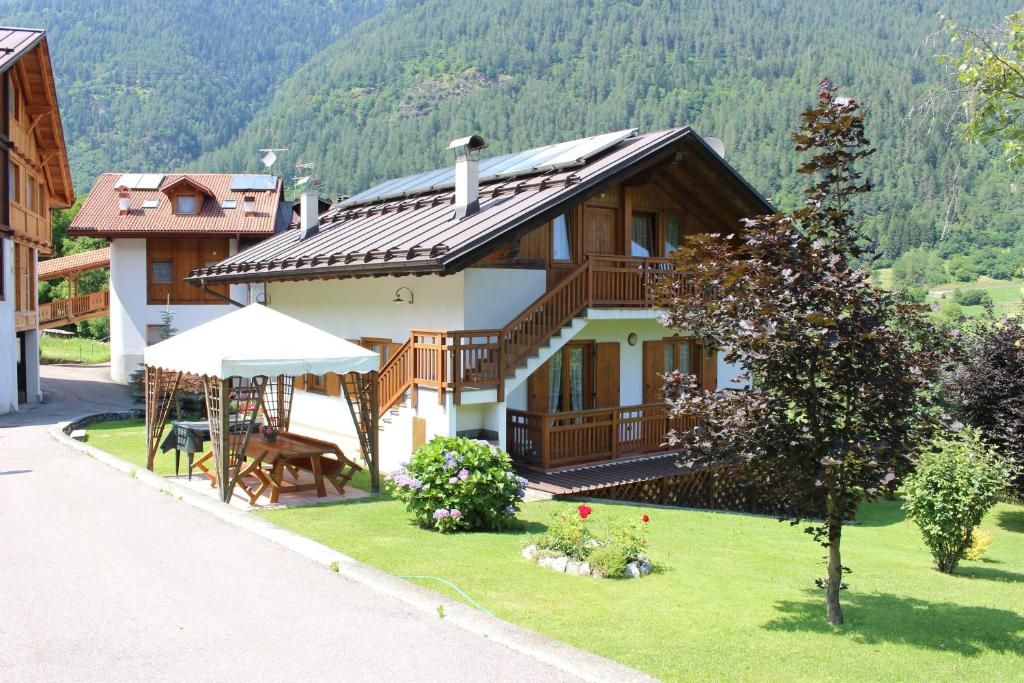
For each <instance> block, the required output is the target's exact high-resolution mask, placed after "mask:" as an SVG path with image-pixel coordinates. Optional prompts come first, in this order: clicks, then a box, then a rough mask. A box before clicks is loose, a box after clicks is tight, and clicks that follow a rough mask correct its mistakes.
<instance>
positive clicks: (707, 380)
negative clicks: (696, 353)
mask: <svg viewBox="0 0 1024 683" xmlns="http://www.w3.org/2000/svg"><path fill="white" fill-rule="evenodd" d="M697 348H698V349H699V350H700V362H701V368H700V387H701V389H703V390H705V391H715V390H716V389H718V354H717V353H712V354H711V355H708V353H707V350H706V348H705V347H704V345H703V344H701V345H699V346H698V347H697Z"/></svg>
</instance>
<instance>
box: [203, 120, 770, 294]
mask: <svg viewBox="0 0 1024 683" xmlns="http://www.w3.org/2000/svg"><path fill="white" fill-rule="evenodd" d="M678 150H685V151H686V152H687V153H688V154H691V155H693V156H692V157H691V158H693V159H696V158H697V157H700V158H701V159H704V161H703V162H702V163H703V164H704V166H706V167H709V168H712V169H713V170H714V172H715V174H716V176H717V177H718V178H719V179H720V180H719V181H718V188H719V189H718V197H717V198H716V199H717V200H719V201H725V200H729V201H732V202H735V203H737V204H738V205H742V206H743V207H744V212H743V213H740V214H739V216H744V215H752V214H755V213H765V212H771V211H773V210H774V209H773V208H772V207H771V204H770V203H768V202H767V201H766V200H765V199H764V198H763V197H761V196H760V195H759V194H758V193H757V192H756V191H755V190H754V189H753V188H752V187H751V186H750V185H749V184H747V182H746V181H745V180H744V179H743V178H742V177H741V176H740V175H739V174H738V173H737V172H736V171H735V170H734V169H733V168H732V167H731V166H729V164H727V163H726V162H725V161H724V160H723V159H722V158H721V157H719V156H718V154H716V153H715V152H714V151H712V150H711V148H710V147H708V146H707V143H705V142H704V141H703V140H702V139H701V138H700V137H699V136H698V135H697V134H696V133H694V132H693V131H691V130H690V128H688V127H687V128H671V129H668V130H662V131H658V132H654V133H647V134H643V135H637V136H635V137H631V138H628V139H626V140H623V141H622V142H621V143H619V144H617V145H616V146H614V147H612V148H610V149H609V150H607V151H606V152H602V153H601V154H599V155H597V156H595V157H593V158H591V159H588V160H586V162H585V163H583V164H581V165H579V166H574V167H571V168H565V169H561V170H555V171H550V172H543V173H538V174H535V175H529V176H520V177H515V178H511V179H507V178H506V179H499V180H493V181H489V182H482V183H481V185H480V209H479V211H477V212H476V213H474V214H471V215H469V216H466V217H464V218H462V219H459V218H457V217H456V216H455V210H454V207H453V203H454V194H455V193H454V191H453V190H451V189H439V190H435V191H428V192H424V193H423V194H420V195H417V196H409V197H400V198H396V199H385V200H381V201H370V202H367V203H360V204H358V205H355V206H347V205H334V206H332V207H331V209H330V210H329V211H327V212H326V213H324V214H323V215H321V216H320V228H319V231H318V232H317V234H315V235H313V236H311V237H307V238H306V239H304V240H302V239H300V237H299V231H298V230H287V231H285V232H283V233H281V234H279V235H276V236H275V237H273V238H272V239H269V240H265V241H263V242H261V243H259V244H257V245H254V246H252V247H250V248H248V249H245V250H243V251H240V252H239V253H237V254H235V255H234V256H230V257H228V258H227V259H225V260H223V261H221V262H220V263H218V264H216V265H214V266H211V267H209V268H200V269H197V270H196V271H194V272H193V273H192V275H191V276H190V277H192V278H200V277H202V278H205V279H207V280H209V281H211V282H258V281H261V280H286V279H303V278H314V277H350V276H364V275H398V274H409V273H450V272H455V271H457V270H459V269H461V268H464V267H466V266H467V265H469V264H470V263H472V261H473V260H474V259H475V258H479V257H480V256H482V255H483V254H484V253H486V250H488V249H490V248H491V245H493V243H494V242H495V241H496V240H499V239H501V238H504V237H507V236H508V235H509V234H510V233H517V234H523V233H524V232H526V231H528V230H531V229H533V228H534V227H536V226H537V225H539V224H541V223H543V222H544V221H547V220H551V218H553V217H554V216H557V215H558V214H559V213H562V212H563V211H564V210H565V209H566V207H568V206H571V205H573V203H575V202H579V201H580V200H581V199H582V198H583V197H586V196H588V195H589V194H591V193H593V192H595V191H597V190H598V188H601V187H604V186H606V185H608V184H609V183H612V182H617V180H618V179H622V178H624V177H626V176H628V175H630V174H635V173H637V172H638V170H640V169H641V168H643V167H644V165H645V164H648V163H651V164H653V163H655V161H657V160H659V159H664V158H667V157H669V156H671V155H672V154H674V153H676V151H678ZM739 216H738V217H737V220H738V218H739Z"/></svg>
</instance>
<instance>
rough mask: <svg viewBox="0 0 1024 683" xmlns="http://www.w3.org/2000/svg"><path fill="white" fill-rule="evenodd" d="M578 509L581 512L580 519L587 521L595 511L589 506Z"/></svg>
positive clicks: (581, 506)
mask: <svg viewBox="0 0 1024 683" xmlns="http://www.w3.org/2000/svg"><path fill="white" fill-rule="evenodd" d="M576 509H577V510H579V512H580V517H581V518H583V519H586V518H587V517H589V516H590V513H591V512H593V511H594V509H593V508H592V507H590V506H589V505H580V506H579V507H577V508H576Z"/></svg>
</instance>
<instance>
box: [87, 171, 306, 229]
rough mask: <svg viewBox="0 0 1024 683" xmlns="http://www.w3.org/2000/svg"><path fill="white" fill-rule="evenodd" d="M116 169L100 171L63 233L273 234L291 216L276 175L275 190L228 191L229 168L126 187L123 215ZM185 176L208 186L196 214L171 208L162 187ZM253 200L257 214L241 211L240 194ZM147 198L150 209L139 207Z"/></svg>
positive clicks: (175, 174)
mask: <svg viewBox="0 0 1024 683" xmlns="http://www.w3.org/2000/svg"><path fill="white" fill-rule="evenodd" d="M122 175H123V174H121V173H104V174H103V175H101V176H100V177H99V178H98V179H97V180H96V184H95V185H93V188H92V191H91V192H90V193H89V196H87V197H86V198H85V201H84V202H83V203H82V208H81V209H80V210H79V212H78V215H76V216H75V219H74V220H73V221H71V227H70V228H69V229H68V234H70V235H76V236H81V235H85V236H90V237H133V236H145V235H160V234H168V233H170V234H181V233H187V234H193V235H211V234H213V235H261V236H262V235H266V236H269V235H273V234H274V230H275V228H279V227H280V228H283V227H284V226H286V225H287V223H288V221H289V220H290V219H291V204H290V203H287V202H285V201H284V195H283V192H282V185H281V178H280V177H278V178H277V187H276V188H275V189H274V190H262V191H259V190H232V189H231V179H232V177H233V176H234V174H231V173H171V174H167V175H165V176H164V179H163V182H161V183H160V188H157V189H154V190H138V189H132V190H129V191H128V196H129V197H130V199H131V207H130V209H129V212H128V215H126V216H122V215H120V212H119V207H118V192H117V190H115V189H114V188H115V186H116V185H117V182H118V180H119V179H120V178H121V176H122ZM185 178H187V179H188V180H189V181H190V182H191V183H193V184H197V185H199V186H200V187H203V188H205V189H207V190H209V192H210V194H211V196H212V199H211V198H207V199H205V200H204V202H203V207H202V210H201V211H200V212H199V213H197V214H192V215H179V214H175V213H174V212H173V211H172V210H171V202H170V200H169V199H168V197H167V195H165V194H164V193H163V188H166V187H168V186H170V185H171V184H174V183H178V182H180V181H182V180H183V179H185ZM247 196H252V197H255V199H256V214H255V215H254V216H246V215H245V211H244V209H243V208H242V199H243V198H244V197H247ZM226 199H234V200H235V201H236V202H237V204H236V207H235V208H233V209H225V208H222V205H223V203H224V200H226ZM147 200H156V202H157V206H156V208H154V209H144V208H142V205H143V203H144V202H145V201H147Z"/></svg>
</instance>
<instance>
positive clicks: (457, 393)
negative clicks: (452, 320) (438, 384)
mask: <svg viewBox="0 0 1024 683" xmlns="http://www.w3.org/2000/svg"><path fill="white" fill-rule="evenodd" d="M461 346H462V337H461V335H459V333H457V332H456V333H454V334H452V402H453V403H454V404H455V405H460V404H461V403H462V383H461V382H460V381H459V380H460V378H461V377H462V349H461Z"/></svg>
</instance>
